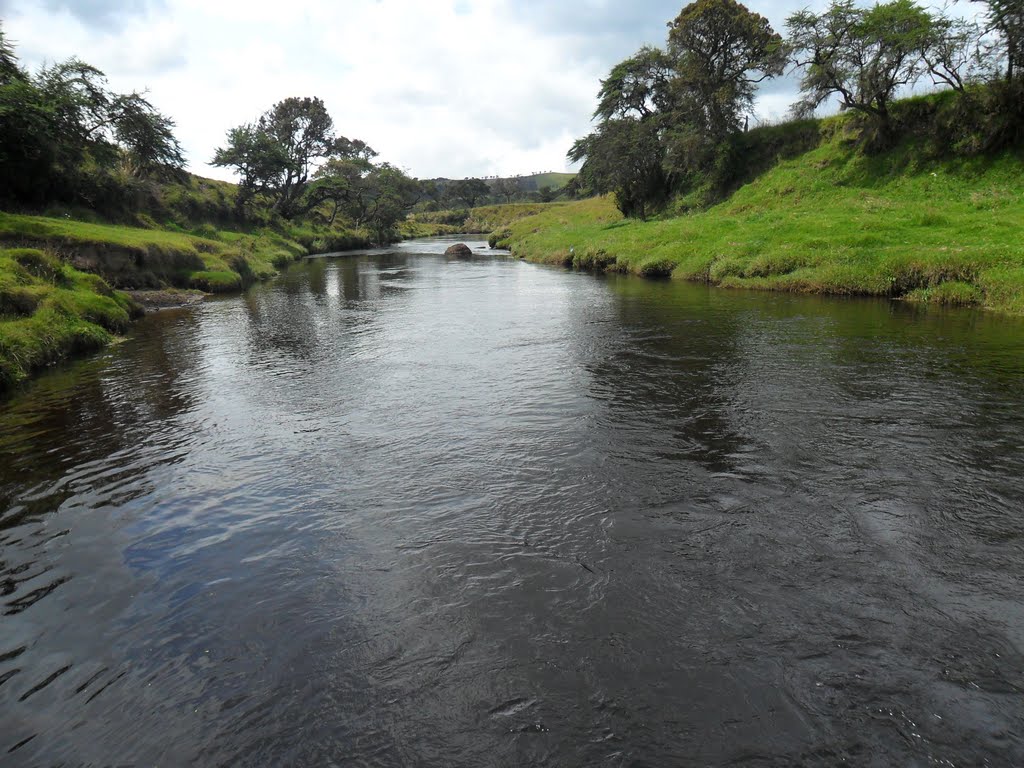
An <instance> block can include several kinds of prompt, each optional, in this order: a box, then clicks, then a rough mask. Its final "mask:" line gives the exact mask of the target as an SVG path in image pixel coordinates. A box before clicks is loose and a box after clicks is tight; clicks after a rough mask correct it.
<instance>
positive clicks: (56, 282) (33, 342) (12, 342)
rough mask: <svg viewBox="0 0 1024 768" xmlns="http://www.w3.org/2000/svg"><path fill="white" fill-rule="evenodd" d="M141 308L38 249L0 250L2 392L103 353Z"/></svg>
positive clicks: (0, 362) (92, 276) (0, 364)
mask: <svg viewBox="0 0 1024 768" xmlns="http://www.w3.org/2000/svg"><path fill="white" fill-rule="evenodd" d="M139 313H140V310H139V307H138V306H137V305H136V304H135V303H134V302H133V301H132V300H131V299H130V298H129V297H127V296H126V295H125V294H123V293H120V292H118V291H114V290H113V289H111V288H110V286H109V285H108V284H107V283H106V282H105V281H104V280H103V279H102V278H100V277H98V276H96V275H91V274H86V273H84V272H80V271H78V270H76V269H74V268H72V267H70V266H68V265H67V264H64V263H63V262H62V261H61V260H60V259H59V258H57V257H56V256H55V255H53V254H52V253H46V252H44V251H41V250H38V249H30V248H15V249H7V250H0V391H3V390H6V389H9V388H10V387H11V386H13V385H14V384H16V383H18V382H20V381H22V380H23V379H25V378H26V377H27V376H29V375H30V374H31V373H32V372H33V371H35V370H38V369H40V368H44V367H46V366H48V365H52V364H53V363H55V362H58V361H60V360H63V359H65V358H67V357H69V356H71V355H75V354H79V353H82V352H87V351H92V350H96V349H99V348H101V347H103V346H104V345H105V344H107V343H108V342H109V341H110V339H111V334H117V333H123V332H124V331H125V330H127V328H128V326H129V324H130V322H131V319H132V318H133V317H135V316H137V315H138V314H139Z"/></svg>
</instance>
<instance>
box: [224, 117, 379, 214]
mask: <svg viewBox="0 0 1024 768" xmlns="http://www.w3.org/2000/svg"><path fill="white" fill-rule="evenodd" d="M360 147H363V148H365V147H366V145H365V144H364V143H363V142H361V141H358V140H349V139H346V138H345V137H338V136H335V135H334V121H333V120H332V119H331V116H330V114H328V112H327V108H326V107H325V106H324V103H323V101H321V100H320V99H318V98H315V97H314V98H308V97H307V98H296V97H291V98H287V99H285V100H284V101H280V102H278V103H277V104H275V105H274V106H273V107H271V108H270V109H269V110H267V111H266V112H264V113H263V115H261V116H260V118H259V120H257V121H256V122H255V123H249V124H245V125H241V126H238V127H236V128H231V129H230V130H229V131H228V133H227V143H226V144H225V146H223V147H219V148H218V149H217V150H216V151H215V153H214V157H213V165H216V166H220V167H227V168H234V169H235V171H236V172H237V173H238V174H239V176H240V177H241V179H240V187H241V189H242V193H243V194H242V196H241V197H240V200H247V199H250V198H251V197H252V196H253V195H255V194H258V193H263V194H267V195H269V196H270V197H271V198H272V200H273V206H272V207H273V210H275V211H277V212H279V213H280V214H281V215H282V216H284V217H285V218H291V217H293V216H294V215H296V214H297V213H299V212H300V211H301V209H302V205H301V204H300V201H301V200H302V199H303V195H304V194H305V192H306V190H307V187H308V185H309V181H310V176H311V175H312V173H313V172H314V171H315V169H316V167H318V166H319V165H320V163H321V162H322V161H324V160H326V159H327V158H330V157H333V156H341V157H344V156H346V155H352V154H353V153H355V154H358V153H359V151H360Z"/></svg>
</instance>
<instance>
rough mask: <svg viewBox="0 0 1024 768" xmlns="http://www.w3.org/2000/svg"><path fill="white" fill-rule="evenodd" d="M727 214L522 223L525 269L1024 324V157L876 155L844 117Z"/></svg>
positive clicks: (512, 232) (503, 237) (509, 233)
mask: <svg viewBox="0 0 1024 768" xmlns="http://www.w3.org/2000/svg"><path fill="white" fill-rule="evenodd" d="M819 125H820V133H821V140H820V143H819V144H818V145H817V146H816V147H814V148H813V149H811V150H810V151H808V152H804V153H802V154H799V155H798V156H796V157H793V158H792V159H788V160H782V161H779V162H777V163H776V164H774V165H773V166H772V167H771V168H769V169H768V170H767V171H766V172H764V173H763V174H761V175H760V176H758V177H757V178H755V179H754V180H753V181H751V182H750V183H748V184H746V185H745V186H743V187H741V188H740V189H739V190H738V191H736V192H735V193H734V194H732V195H731V196H730V197H729V198H728V199H726V200H725V201H724V202H721V203H719V204H718V205H715V206H713V207H711V208H709V209H707V210H704V211H699V212H693V213H688V214H684V215H681V216H675V217H665V218H662V219H659V220H651V221H639V220H635V219H625V218H623V217H622V215H621V214H620V213H619V212H618V210H617V209H616V207H615V204H614V202H613V200H612V199H611V198H610V197H605V198H598V199H591V200H585V201H581V202H577V203H570V204H568V205H565V206H561V207H559V208H557V209H552V210H548V211H545V212H542V213H540V214H538V215H535V216H531V217H529V218H525V219H522V220H519V221H517V222H513V223H512V224H511V225H510V226H508V227H507V228H506V229H505V230H504V231H502V232H500V233H498V234H497V235H496V236H495V237H494V238H493V242H494V243H495V244H496V245H500V246H503V247H508V248H510V249H511V250H512V252H513V254H514V255H517V256H519V257H521V258H524V259H527V260H530V261H536V262H545V263H552V264H564V265H569V266H573V267H576V268H579V269H592V270H599V271H600V270H614V271H618V272H627V273H632V274H636V275H641V276H647V277H672V278H677V279H684V280H694V281H699V282H706V283H710V284H712V285H717V286H722V287H728V288H747V289H756V290H779V291H799V292H807V293H821V294H841V295H866V296H889V297H899V298H905V299H909V300H914V301H924V302H934V303H941V304H954V305H976V306H983V307H986V308H989V309H995V310H1000V311H1005V312H1012V313H1018V314H1020V313H1024V154H1022V153H1021V152H1020V151H1019V150H1017V151H1007V152H1004V153H1002V154H999V155H996V156H989V157H952V158H945V159H933V160H928V159H925V158H927V157H928V155H927V153H925V152H924V151H923V149H922V147H921V146H920V145H919V144H917V143H915V142H913V141H907V142H904V143H903V144H901V145H900V146H898V147H896V148H895V149H893V150H891V151H888V152H885V153H880V154H875V155H867V154H865V153H864V152H863V150H862V149H861V148H860V146H859V143H858V142H857V141H856V140H855V138H854V137H853V136H852V134H851V131H850V130H849V128H850V120H849V119H848V118H846V117H839V118H831V119H828V120H823V121H819Z"/></svg>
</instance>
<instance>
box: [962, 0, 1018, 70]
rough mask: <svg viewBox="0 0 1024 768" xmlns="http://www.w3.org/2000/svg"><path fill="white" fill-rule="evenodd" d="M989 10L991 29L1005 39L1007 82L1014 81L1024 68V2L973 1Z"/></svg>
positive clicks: (1000, 0)
mask: <svg viewBox="0 0 1024 768" xmlns="http://www.w3.org/2000/svg"><path fill="white" fill-rule="evenodd" d="M972 2H976V3H981V4H982V5H984V6H985V7H986V9H987V11H986V16H987V19H988V24H989V28H990V29H991V30H992V31H995V32H996V33H998V34H999V36H1000V37H1001V38H1002V39H1003V45H1004V47H1005V52H1004V53H1005V56H1006V80H1007V82H1011V81H1013V79H1014V78H1015V77H1016V76H1017V73H1018V72H1020V70H1021V69H1022V68H1024V2H1022V1H1021V0H972Z"/></svg>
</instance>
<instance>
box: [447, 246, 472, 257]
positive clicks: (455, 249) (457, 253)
mask: <svg viewBox="0 0 1024 768" xmlns="http://www.w3.org/2000/svg"><path fill="white" fill-rule="evenodd" d="M444 255H445V256H454V257H455V258H457V259H468V258H469V257H470V256H472V255H473V251H472V249H471V248H470V247H469V246H468V245H466V244H465V243H456V244H455V245H453V246H452V247H451V248H449V249H448V250H447V251H445V252H444Z"/></svg>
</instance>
